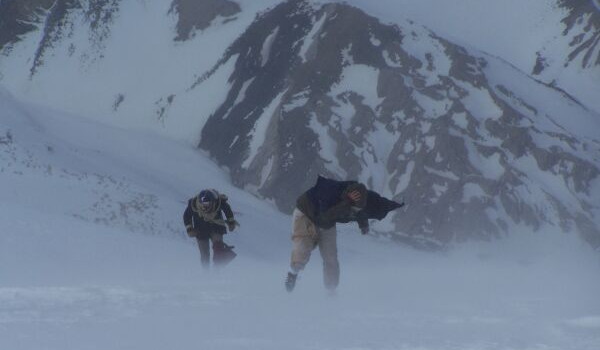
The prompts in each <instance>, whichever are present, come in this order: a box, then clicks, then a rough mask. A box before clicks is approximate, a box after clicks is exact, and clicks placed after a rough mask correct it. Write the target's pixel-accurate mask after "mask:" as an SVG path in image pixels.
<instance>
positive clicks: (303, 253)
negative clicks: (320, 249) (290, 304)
mask: <svg viewBox="0 0 600 350" xmlns="http://www.w3.org/2000/svg"><path fill="white" fill-rule="evenodd" d="M293 218H294V219H293V220H294V221H293V226H292V242H293V245H292V256H291V262H290V268H291V272H292V273H293V274H298V272H300V271H302V270H303V269H304V267H305V266H306V264H307V263H308V261H309V260H310V254H311V252H312V250H313V249H315V245H316V242H317V232H316V227H315V225H314V224H313V223H312V221H311V220H310V219H309V218H308V217H307V216H306V215H304V214H303V213H302V212H301V211H300V210H298V209H295V210H294V215H293Z"/></svg>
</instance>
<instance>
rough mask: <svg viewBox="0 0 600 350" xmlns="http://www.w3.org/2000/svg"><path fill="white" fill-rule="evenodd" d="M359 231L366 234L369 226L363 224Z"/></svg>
mask: <svg viewBox="0 0 600 350" xmlns="http://www.w3.org/2000/svg"><path fill="white" fill-rule="evenodd" d="M360 233H362V234H363V235H366V234H368V233H369V226H363V227H361V228H360Z"/></svg>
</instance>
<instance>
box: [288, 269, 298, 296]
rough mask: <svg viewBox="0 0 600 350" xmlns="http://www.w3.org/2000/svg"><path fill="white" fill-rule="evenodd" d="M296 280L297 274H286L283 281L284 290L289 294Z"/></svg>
mask: <svg viewBox="0 0 600 350" xmlns="http://www.w3.org/2000/svg"><path fill="white" fill-rule="evenodd" d="M297 278H298V275H297V274H294V273H291V272H288V274H287V277H286V279H285V289H286V290H287V291H288V292H289V293H291V292H292V291H293V290H294V287H295V286H296V279H297Z"/></svg>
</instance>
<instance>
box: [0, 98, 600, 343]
mask: <svg viewBox="0 0 600 350" xmlns="http://www.w3.org/2000/svg"><path fill="white" fill-rule="evenodd" d="M0 104H1V105H2V109H1V110H0V349H14V350H21V349H22V350H30V349H31V350H34V349H36V350H37V349H48V350H54V349H56V350H68V349H77V350H87V349H98V350H106V349H128V350H136V349H140V350H142V349H143V350H152V349H181V350H185V349H260V350H268V349H277V350H280V349H314V350H320V349H364V350H370V349H407V350H408V349H421V350H429V349H444V350H446V349H473V350H480V349H535V350H554V349H556V350H564V349H572V350H584V349H585V350H587V349H589V350H592V349H597V348H598V344H600V302H599V300H598V297H597V296H598V295H600V281H599V280H598V278H597V277H598V273H599V272H600V260H599V258H598V255H597V252H596V253H595V252H593V251H591V249H590V248H589V246H587V245H586V244H583V243H582V242H580V241H579V240H577V239H574V237H573V236H572V235H561V234H553V233H552V232H544V234H543V235H542V234H539V235H527V234H523V235H515V236H513V238H512V239H510V240H499V241H496V242H495V243H494V244H469V245H463V246H461V247H460V248H458V249H456V250H453V251H451V252H447V253H438V254H428V253H422V252H416V251H412V250H409V249H405V248H399V247H398V246H395V245H392V244H389V242H385V241H381V240H376V239H374V238H372V237H368V236H367V237H363V236H361V235H360V234H359V233H358V230H357V228H356V227H355V226H352V225H344V226H341V227H340V230H339V231H340V233H339V251H340V260H341V266H342V283H341V286H340V288H339V291H338V294H337V296H329V295H327V294H326V293H325V291H324V288H323V287H322V282H321V268H320V258H319V257H318V254H315V256H313V259H312V261H311V263H310V264H309V266H308V268H307V270H306V271H305V274H303V275H302V276H301V278H300V280H299V283H298V286H297V289H296V291H295V292H294V293H293V294H291V295H288V294H287V293H286V292H285V291H284V288H283V278H284V275H285V273H286V271H287V265H288V259H289V250H290V241H289V235H290V232H289V229H290V224H291V222H290V221H291V219H290V217H288V216H284V215H282V214H281V213H279V212H277V211H276V210H275V209H274V208H272V207H271V206H269V205H267V204H264V203H263V202H261V201H259V200H257V199H256V198H254V197H252V196H250V195H249V194H247V193H245V192H243V191H240V190H238V189H236V188H234V187H232V186H231V185H230V184H229V183H228V176H227V174H225V173H223V172H222V171H221V170H219V169H218V168H216V167H215V166H214V165H212V164H211V162H210V161H209V160H208V159H206V158H205V157H204V156H202V155H200V154H198V152H197V151H196V150H195V149H192V148H190V147H189V146H188V145H186V144H182V143H176V142H173V141H168V140H164V139H161V138H160V137H157V136H156V135H150V134H144V133H140V132H131V131H128V132H125V131H123V130H118V129H113V128H109V127H106V126H102V125H98V124H96V123H93V122H89V121H87V122H86V121H83V119H81V118H80V117H77V116H70V115H65V114H63V113H60V112H56V111H51V110H48V109H44V108H40V107H37V106H33V105H28V104H23V103H20V102H18V101H16V100H15V99H14V98H12V97H11V96H10V94H9V93H7V92H6V91H4V90H1V91H0ZM200 187H215V188H218V189H219V190H221V191H223V192H224V193H226V194H228V195H229V197H230V198H231V200H230V201H231V204H232V206H233V209H234V211H235V212H236V215H237V218H238V220H239V221H240V223H241V227H240V228H239V229H238V230H239V232H234V233H231V234H229V235H227V237H226V240H227V242H229V243H231V244H234V245H235V246H236V250H237V252H238V253H239V256H238V258H237V259H236V260H235V261H234V262H233V263H232V264H231V265H229V266H228V267H227V268H226V269H223V270H212V271H210V272H203V271H202V270H201V269H200V263H199V259H198V252H197V249H196V246H195V243H194V242H193V241H192V240H191V239H187V238H184V234H183V227H182V224H181V222H180V220H181V219H180V217H181V213H182V211H183V209H184V207H185V201H186V199H187V198H188V196H191V195H193V194H194V193H195V192H197V191H198V190H199V189H200ZM173 233H179V235H178V236H175V235H173Z"/></svg>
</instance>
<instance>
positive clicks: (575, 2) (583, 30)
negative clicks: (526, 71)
mask: <svg viewBox="0 0 600 350" xmlns="http://www.w3.org/2000/svg"><path fill="white" fill-rule="evenodd" d="M559 6H561V7H563V8H565V9H566V10H567V16H566V17H565V18H564V19H563V21H562V22H563V24H564V25H565V29H564V31H563V33H562V35H563V36H564V37H567V38H569V40H570V41H569V48H570V51H569V52H568V55H566V57H564V62H562V64H563V65H564V67H567V66H569V65H572V64H577V65H578V66H579V68H582V69H586V68H594V67H596V66H600V4H598V5H595V4H594V1H593V0H592V1H590V0H560V1H559ZM547 64H548V63H547V59H546V57H545V55H544V52H539V53H538V59H537V62H536V65H535V67H534V69H533V74H535V75H538V74H540V73H542V71H543V70H544V68H546V66H547Z"/></svg>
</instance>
